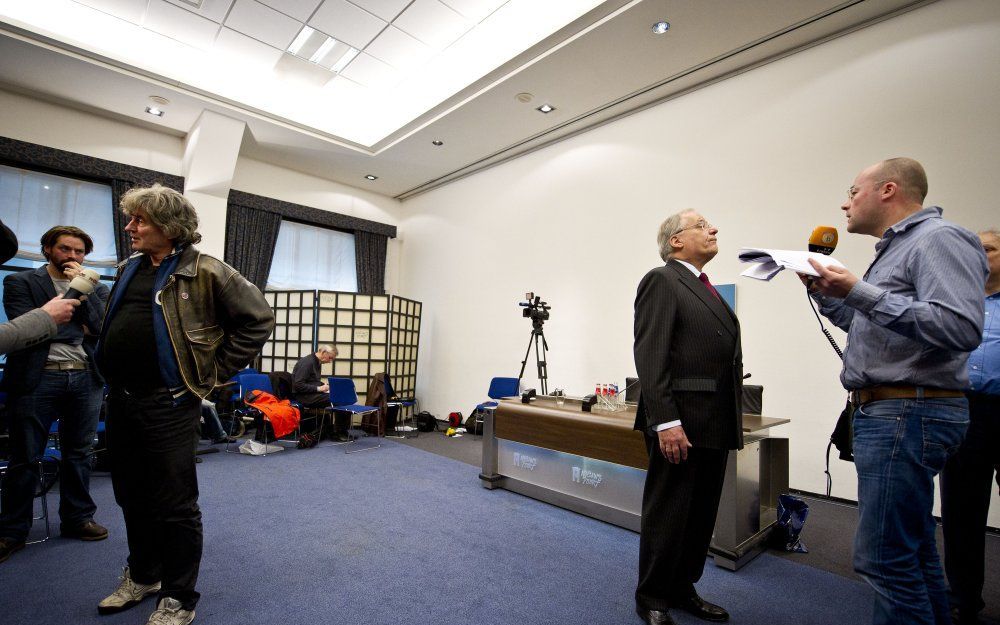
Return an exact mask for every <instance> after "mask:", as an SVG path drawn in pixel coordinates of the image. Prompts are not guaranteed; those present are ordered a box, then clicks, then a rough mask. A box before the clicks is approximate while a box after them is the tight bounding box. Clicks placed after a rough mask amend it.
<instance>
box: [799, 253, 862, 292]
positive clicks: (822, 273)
mask: <svg viewBox="0 0 1000 625" xmlns="http://www.w3.org/2000/svg"><path fill="white" fill-rule="evenodd" d="M809 264H810V265H811V266H812V269H813V271H814V272H815V274H816V277H814V278H811V279H810V281H809V284H808V285H807V286H808V287H809V290H810V291H814V292H815V291H818V292H819V293H821V294H823V295H826V296H828V297H839V298H841V299H843V298H845V297H847V294H848V293H850V292H851V289H853V288H854V285H855V284H857V282H858V277H857V276H856V275H854V274H853V273H851V272H850V271H848V270H847V267H844V266H843V265H840V264H839V263H838V265H839V266H835V265H831V266H829V267H824V266H823V265H821V264H820V263H818V262H816V260H815V259H812V258H810V259H809ZM803 273H804V272H800V273H799V275H800V276H801V275H802V274H803Z"/></svg>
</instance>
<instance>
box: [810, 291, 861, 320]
mask: <svg viewBox="0 0 1000 625" xmlns="http://www.w3.org/2000/svg"><path fill="white" fill-rule="evenodd" d="M858 284H861V281H860V280H859V281H858ZM811 296H812V298H813V299H814V300H816V301H817V302H818V303H819V312H820V314H821V315H823V316H824V317H826V318H827V319H829V320H830V323H832V324H833V325H835V326H837V327H838V328H840V329H841V330H843V331H844V332H847V331H848V330H850V328H851V320H852V319H854V309H853V308H851V307H850V306H846V305H845V300H842V299H840V298H839V297H827V296H825V295H820V294H818V293H813V294H811Z"/></svg>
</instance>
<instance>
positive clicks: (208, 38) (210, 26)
mask: <svg viewBox="0 0 1000 625" xmlns="http://www.w3.org/2000/svg"><path fill="white" fill-rule="evenodd" d="M143 26H145V27H146V28H148V29H149V30H151V31H153V32H157V33H160V34H161V35H164V36H167V37H170V38H171V39H176V40H177V41H180V42H181V43H186V44H188V45H189V46H194V47H196V48H200V49H202V50H209V49H211V48H212V45H213V43H214V42H215V34H216V33H217V32H219V25H218V24H216V23H215V22H213V21H212V20H209V19H205V18H204V17H200V16H198V15H196V14H195V13H192V12H190V11H185V10H184V9H182V8H180V7H177V6H174V5H173V4H170V3H168V2H165V1H164V0H151V2H150V3H149V9H148V10H147V11H146V19H145V21H144V22H143Z"/></svg>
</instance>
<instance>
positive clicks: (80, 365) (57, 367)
mask: <svg viewBox="0 0 1000 625" xmlns="http://www.w3.org/2000/svg"><path fill="white" fill-rule="evenodd" d="M89 368H90V366H89V365H88V364H87V363H86V362H84V361H80V360H69V361H65V362H47V363H45V366H44V367H42V369H43V370H44V371H85V370H87V369H89Z"/></svg>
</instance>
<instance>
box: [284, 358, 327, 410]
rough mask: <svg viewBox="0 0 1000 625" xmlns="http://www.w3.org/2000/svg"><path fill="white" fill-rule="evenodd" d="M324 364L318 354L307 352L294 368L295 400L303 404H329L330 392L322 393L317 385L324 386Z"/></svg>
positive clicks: (311, 405) (293, 388) (293, 390)
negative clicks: (317, 388) (320, 361)
mask: <svg viewBox="0 0 1000 625" xmlns="http://www.w3.org/2000/svg"><path fill="white" fill-rule="evenodd" d="M321 376H322V365H321V364H320V363H319V358H317V357H316V354H306V355H305V356H303V357H302V358H300V359H299V361H298V362H297V363H295V368H294V369H292V393H293V396H294V397H295V401H297V402H299V403H300V404H302V405H303V406H309V407H316V406H329V405H330V394H329V393H320V392H319V391H317V390H316V387H318V386H322V384H323V378H322V377H321Z"/></svg>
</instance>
